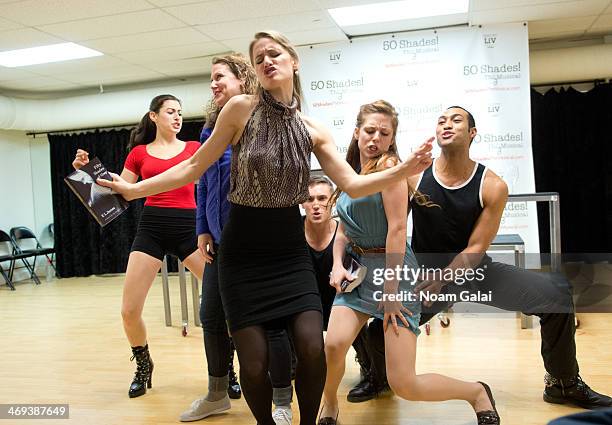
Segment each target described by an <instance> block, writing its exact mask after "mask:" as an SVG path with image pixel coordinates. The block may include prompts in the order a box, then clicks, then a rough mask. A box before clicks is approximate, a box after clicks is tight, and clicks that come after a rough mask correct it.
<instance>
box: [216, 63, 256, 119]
mask: <svg viewBox="0 0 612 425" xmlns="http://www.w3.org/2000/svg"><path fill="white" fill-rule="evenodd" d="M218 63H222V64H225V65H227V67H228V68H229V70H230V71H231V73H232V74H234V76H235V77H236V78H238V79H239V80H240V81H241V82H242V84H241V88H242V93H243V94H255V93H257V88H258V87H259V82H258V81H257V75H255V70H254V69H253V67H252V66H251V64H250V63H249V61H248V59H247V58H246V57H245V56H244V55H243V54H242V53H230V54H228V55H224V56H215V57H214V58H213V59H212V64H213V65H216V64H218ZM219 112H221V108H220V107H219V106H218V105H217V104H216V103H215V102H214V98H212V99H210V102H208V105H207V106H206V110H205V112H204V117H205V120H206V123H205V124H204V127H206V128H213V127H214V126H215V123H216V122H217V117H218V116H219Z"/></svg>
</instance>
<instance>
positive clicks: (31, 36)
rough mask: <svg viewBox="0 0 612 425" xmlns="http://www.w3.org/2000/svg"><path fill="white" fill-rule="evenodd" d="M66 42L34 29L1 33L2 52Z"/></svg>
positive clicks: (0, 47) (0, 44) (0, 46)
mask: <svg viewBox="0 0 612 425" xmlns="http://www.w3.org/2000/svg"><path fill="white" fill-rule="evenodd" d="M64 42H65V40H62V39H61V38H58V37H55V36H52V35H49V34H47V33H44V32H42V31H38V30H35V29H34V28H21V29H16V30H12V31H4V32H1V33H0V51H6V50H14V49H25V48H28V47H37V46H46V45H48V44H56V43H64Z"/></svg>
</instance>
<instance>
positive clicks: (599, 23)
mask: <svg viewBox="0 0 612 425" xmlns="http://www.w3.org/2000/svg"><path fill="white" fill-rule="evenodd" d="M589 32H612V14H610V15H601V16H600V17H599V18H597V20H596V21H595V22H594V23H593V26H592V27H591V28H590V29H589Z"/></svg>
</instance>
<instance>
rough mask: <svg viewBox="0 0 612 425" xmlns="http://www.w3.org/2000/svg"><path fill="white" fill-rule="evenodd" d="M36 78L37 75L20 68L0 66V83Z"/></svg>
mask: <svg viewBox="0 0 612 425" xmlns="http://www.w3.org/2000/svg"><path fill="white" fill-rule="evenodd" d="M32 77H38V75H36V74H34V73H32V72H28V71H25V70H23V69H21V68H6V67H4V66H0V81H7V80H20V79H23V78H32Z"/></svg>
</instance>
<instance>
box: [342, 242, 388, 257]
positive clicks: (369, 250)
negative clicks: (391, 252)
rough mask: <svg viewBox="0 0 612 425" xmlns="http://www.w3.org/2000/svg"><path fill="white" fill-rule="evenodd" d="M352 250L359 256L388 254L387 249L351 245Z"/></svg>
mask: <svg viewBox="0 0 612 425" xmlns="http://www.w3.org/2000/svg"><path fill="white" fill-rule="evenodd" d="M351 248H352V249H353V251H355V252H356V253H357V254H359V255H363V254H384V253H385V252H387V250H386V249H385V248H362V247H360V246H359V245H355V244H351Z"/></svg>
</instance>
